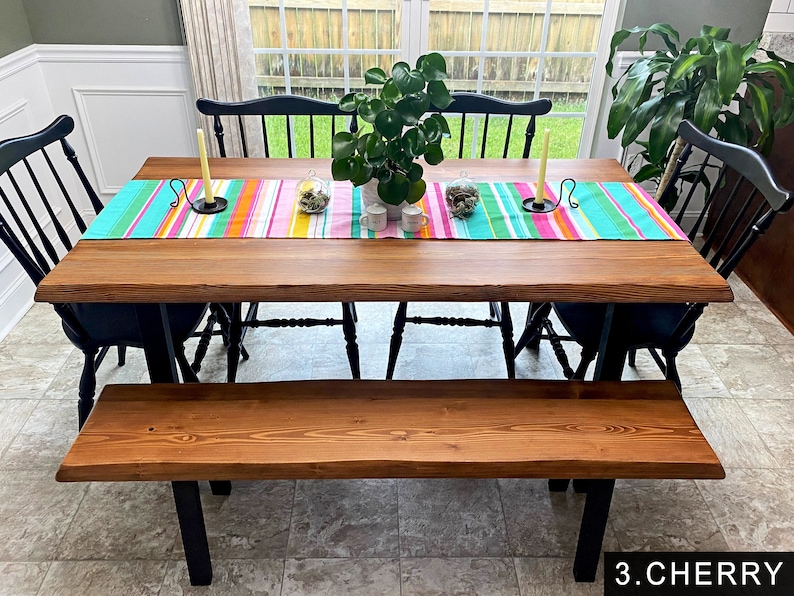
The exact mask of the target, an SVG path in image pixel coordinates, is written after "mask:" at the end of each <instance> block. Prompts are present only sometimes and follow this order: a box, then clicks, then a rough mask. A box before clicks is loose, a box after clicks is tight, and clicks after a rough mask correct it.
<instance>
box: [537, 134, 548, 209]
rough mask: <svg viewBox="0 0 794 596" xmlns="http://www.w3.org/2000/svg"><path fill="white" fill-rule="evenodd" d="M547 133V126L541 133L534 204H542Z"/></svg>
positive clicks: (546, 158) (546, 156)
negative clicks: (541, 140) (541, 147)
mask: <svg viewBox="0 0 794 596" xmlns="http://www.w3.org/2000/svg"><path fill="white" fill-rule="evenodd" d="M549 134H551V131H550V130H549V129H548V128H547V129H546V130H545V132H544V133H543V151H541V153H540V170H538V188H537V190H536V191H535V204H536V205H542V204H543V193H544V191H545V190H546V162H547V161H548V159H549Z"/></svg>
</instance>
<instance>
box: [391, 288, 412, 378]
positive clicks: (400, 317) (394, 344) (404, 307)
mask: <svg viewBox="0 0 794 596" xmlns="http://www.w3.org/2000/svg"><path fill="white" fill-rule="evenodd" d="M407 312H408V303H407V302H400V304H398V305H397V314H396V315H395V316H394V328H393V329H392V334H391V341H390V342H389V362H388V363H387V365H386V378H387V379H391V378H392V377H393V376H394V367H395V366H397V355H398V354H399V353H400V346H401V345H402V343H403V331H405V317H406V314H407Z"/></svg>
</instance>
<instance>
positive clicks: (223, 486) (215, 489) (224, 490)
mask: <svg viewBox="0 0 794 596" xmlns="http://www.w3.org/2000/svg"><path fill="white" fill-rule="evenodd" d="M210 490H211V491H212V494H213V495H216V496H219V495H221V496H222V495H230V494H232V483H231V482H229V481H228V480H210Z"/></svg>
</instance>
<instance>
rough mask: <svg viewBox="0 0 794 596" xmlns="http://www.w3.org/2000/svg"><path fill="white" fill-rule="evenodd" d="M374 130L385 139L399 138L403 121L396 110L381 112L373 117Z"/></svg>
mask: <svg viewBox="0 0 794 596" xmlns="http://www.w3.org/2000/svg"><path fill="white" fill-rule="evenodd" d="M375 130H376V131H378V132H379V133H380V135H381V136H382V137H383V138H385V139H393V138H395V137H398V136H400V133H401V132H402V130H403V119H402V116H401V115H400V113H399V112H398V111H397V110H388V109H387V110H383V111H382V112H380V113H379V114H378V115H377V116H376V117H375Z"/></svg>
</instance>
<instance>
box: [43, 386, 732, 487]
mask: <svg viewBox="0 0 794 596" xmlns="http://www.w3.org/2000/svg"><path fill="white" fill-rule="evenodd" d="M724 475H725V474H724V471H723V469H722V466H721V465H720V463H719V460H718V459H717V456H716V455H715V454H714V452H713V450H712V449H711V447H710V446H709V444H708V443H707V441H706V440H705V438H704V437H703V435H702V434H701V432H700V431H699V430H698V428H697V425H696V424H695V422H694V420H693V419H692V417H691V415H690V414H689V411H688V410H687V408H686V406H685V404H684V402H683V400H682V399H681V397H680V395H679V394H678V391H677V390H676V389H675V387H674V385H673V384H672V383H671V382H668V381H637V382H630V383H629V382H623V383H621V382H598V383H592V382H573V381H535V380H487V381H486V380H482V381H480V380H464V381H344V380H338V381H336V380H335V381H296V382H283V383H255V384H188V385H109V386H107V387H105V389H104V391H103V392H102V394H101V397H100V399H99V400H98V402H97V405H96V406H95V407H94V411H93V412H92V413H91V416H90V417H89V419H88V421H87V423H86V425H85V426H84V427H83V429H82V430H81V432H80V434H79V436H78V438H77V439H76V441H75V443H74V445H73V447H72V449H71V450H70V451H69V453H68V454H67V456H66V458H65V459H64V461H63V463H62V465H61V467H60V469H59V470H58V473H57V479H58V480H60V481H100V480H102V481H124V480H169V481H173V480H244V479H245V480H247V479H292V478H386V477H388V478H397V477H416V478H438V477H444V478H451V477H467V478H475V477H483V478H498V477H525V478H583V479H584V478H723V477H724Z"/></svg>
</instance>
